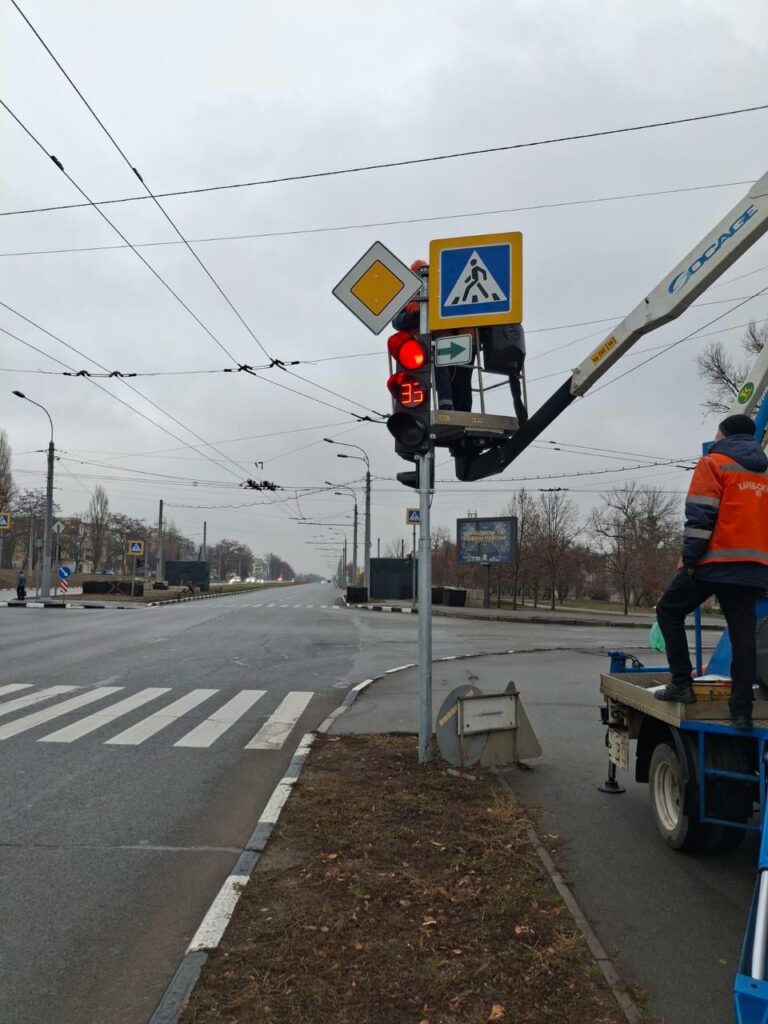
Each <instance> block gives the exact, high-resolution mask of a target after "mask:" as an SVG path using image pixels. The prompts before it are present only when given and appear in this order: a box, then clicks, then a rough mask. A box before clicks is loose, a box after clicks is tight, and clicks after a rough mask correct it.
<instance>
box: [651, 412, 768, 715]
mask: <svg viewBox="0 0 768 1024" xmlns="http://www.w3.org/2000/svg"><path fill="white" fill-rule="evenodd" d="M754 435H755V424H754V422H753V420H752V419H750V417H749V416H743V415H735V416H727V417H726V418H725V419H724V420H723V421H722V423H721V424H720V428H719V430H718V432H717V436H716V438H715V443H714V444H713V445H712V447H711V448H710V449H709V451H708V452H707V454H706V455H705V456H704V457H703V458H701V459H699V461H698V463H697V464H696V468H695V470H694V473H693V478H692V480H691V486H690V487H689V489H688V495H687V497H686V499H685V529H684V531H683V557H682V565H681V568H680V569H679V570H678V573H677V575H676V576H675V578H674V579H673V580H672V583H671V584H670V585H669V587H668V589H667V591H666V592H665V593H664V594H663V595H662V597H661V600H660V601H659V603H658V604H657V605H656V616H657V619H658V622H659V626H660V628H661V632H662V633H663V634H664V641H665V643H666V648H667V656H668V659H669V670H670V672H671V674H672V682H671V683H669V685H668V686H666V687H665V688H664V690H663V691H660V692H658V693H657V694H656V697H657V698H658V699H659V700H670V701H680V703H682V704H693V703H694V702H695V701H696V696H695V694H694V692H693V686H692V667H691V659H690V654H689V652H688V641H687V639H686V635H685V617H686V615H688V614H689V613H690V612H692V611H693V610H694V609H695V608H698V607H699V605H701V604H703V602H704V601H706V600H707V598H708V597H711V596H712V595H713V594H714V596H715V597H716V598H717V600H718V603H719V605H720V607H721V609H722V611H723V615H724V616H725V621H726V622H727V623H728V634H729V636H730V640H731V651H732V656H731V657H732V660H731V680H732V689H731V697H730V701H729V706H730V711H731V720H732V721H733V724H734V725H735V726H736V728H737V729H750V728H751V727H752V700H753V697H752V687H753V685H754V684H755V683H756V682H757V650H756V647H757V645H756V618H755V601H756V600H757V598H758V597H761V596H762V595H763V594H764V593H765V592H766V590H768V476H767V475H766V470H768V458H766V455H765V452H764V451H763V449H762V448H761V446H760V445H759V444H758V442H757V441H756V440H755V436H754Z"/></svg>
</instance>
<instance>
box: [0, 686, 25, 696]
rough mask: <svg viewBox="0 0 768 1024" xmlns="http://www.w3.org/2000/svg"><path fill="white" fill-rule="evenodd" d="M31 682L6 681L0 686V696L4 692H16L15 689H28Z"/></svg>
mask: <svg viewBox="0 0 768 1024" xmlns="http://www.w3.org/2000/svg"><path fill="white" fill-rule="evenodd" d="M30 686H32V683H6V684H5V686H0V696H2V695H3V694H5V693H16V691H17V690H28V689H29V688H30Z"/></svg>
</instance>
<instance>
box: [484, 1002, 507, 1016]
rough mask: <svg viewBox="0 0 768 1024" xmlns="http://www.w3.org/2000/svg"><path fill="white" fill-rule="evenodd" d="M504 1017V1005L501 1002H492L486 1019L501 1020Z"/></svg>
mask: <svg viewBox="0 0 768 1024" xmlns="http://www.w3.org/2000/svg"><path fill="white" fill-rule="evenodd" d="M503 1017H504V1007H503V1006H502V1005H501V1003H494V1004H493V1006H492V1007H491V1012H490V1013H489V1014H488V1020H502V1018H503Z"/></svg>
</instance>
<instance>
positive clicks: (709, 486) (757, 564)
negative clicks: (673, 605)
mask: <svg viewBox="0 0 768 1024" xmlns="http://www.w3.org/2000/svg"><path fill="white" fill-rule="evenodd" d="M711 456H719V457H718V458H711ZM738 467H743V473H742V472H738V471H737V472H735V473H734V472H726V471H724V470H728V469H730V470H737V469H738ZM766 470H768V457H766V455H765V452H764V451H763V449H762V448H761V447H760V445H759V444H758V443H757V441H755V439H754V438H753V437H750V436H749V435H748V434H733V435H731V436H730V437H724V438H722V439H721V440H720V441H716V442H715V443H714V444H713V445H712V447H711V448H710V449H709V451H708V452H707V454H706V455H705V456H704V457H703V458H702V459H700V460H699V462H698V464H697V466H696V469H695V471H694V474H693V478H692V480H691V486H690V488H689V490H688V495H687V497H686V501H685V530H684V531H683V558H682V561H683V565H684V566H685V567H686V568H693V569H695V571H694V579H695V580H699V581H700V582H702V583H707V584H711V585H717V584H718V583H729V584H736V585H737V586H743V587H759V588H761V589H762V590H768V564H766V556H765V554H762V556H761V554H760V552H759V551H758V550H757V549H758V548H764V547H765V543H758V542H757V541H756V540H755V538H756V537H763V538H765V537H766V536H768V523H767V521H768V477H764V479H763V480H761V479H760V478H761V477H763V475H764V474H765V473H766ZM737 481H738V483H737ZM739 484H740V485H741V486H739ZM734 485H736V486H734ZM753 548H754V549H756V550H755V556H756V557H754V558H748V557H742V558H740V557H739V556H740V555H741V554H742V552H744V553H745V554H746V552H747V551H751V550H752V549H753Z"/></svg>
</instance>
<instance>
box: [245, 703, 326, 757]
mask: <svg viewBox="0 0 768 1024" xmlns="http://www.w3.org/2000/svg"><path fill="white" fill-rule="evenodd" d="M313 696H314V694H313V693H308V692H307V691H304V690H293V691H291V693H289V694H288V696H287V697H285V698H284V699H283V700H281V701H280V703H279V704H278V706H277V707H276V708H275V710H274V711H273V712H272V714H271V715H270V716H269V718H268V719H267V720H266V722H265V723H264V725H262V727H261V728H260V729H259V731H258V732H257V733H256V735H255V736H254V737H253V739H252V740H251V742H250V743H247V744H246V746H245V749H246V750H279V749H280V747H282V745H283V743H285V741H286V740H287V739H288V737H289V736H290V734H291V732H292V731H293V728H294V726H295V725H296V723H297V722H298V720H299V718H300V717H301V714H302V712H303V711H304V709H305V708H306V706H307V704H309V702H310V701H311V700H312V697H313Z"/></svg>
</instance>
